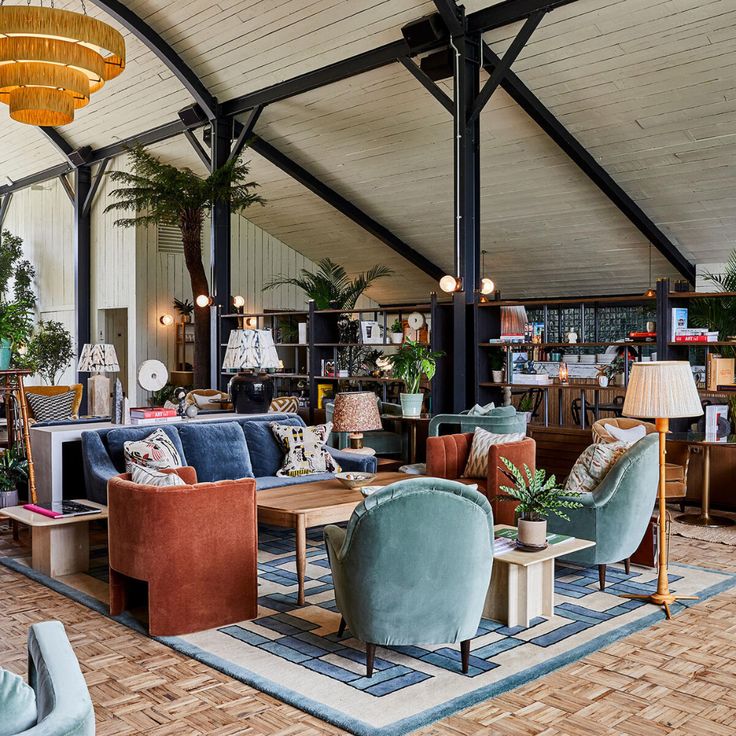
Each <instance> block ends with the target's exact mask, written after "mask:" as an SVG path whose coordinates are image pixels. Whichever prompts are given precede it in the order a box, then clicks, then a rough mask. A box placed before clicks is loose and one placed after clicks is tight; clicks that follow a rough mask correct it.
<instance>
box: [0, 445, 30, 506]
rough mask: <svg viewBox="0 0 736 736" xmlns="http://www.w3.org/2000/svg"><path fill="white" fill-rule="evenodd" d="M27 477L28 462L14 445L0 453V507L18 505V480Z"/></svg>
mask: <svg viewBox="0 0 736 736" xmlns="http://www.w3.org/2000/svg"><path fill="white" fill-rule="evenodd" d="M27 478H28V462H27V461H26V459H25V457H23V456H22V455H21V454H20V453H19V452H18V451H17V450H16V449H15V448H14V447H11V448H9V449H7V450H5V452H3V454H2V455H0V509H4V508H7V507H8V506H17V505H18V481H21V480H26V479H27Z"/></svg>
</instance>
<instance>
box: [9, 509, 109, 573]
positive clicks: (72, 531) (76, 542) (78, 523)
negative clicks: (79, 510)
mask: <svg viewBox="0 0 736 736" xmlns="http://www.w3.org/2000/svg"><path fill="white" fill-rule="evenodd" d="M75 500H76V499H75ZM79 503H84V504H87V505H88V506H94V507H95V508H98V509H102V511H101V512H100V513H99V514H85V515H83V516H67V517H65V518H61V519H52V518H51V517H49V516H44V515H43V514H37V513H36V512H35V511H29V510H28V509H24V508H23V507H22V506H10V507H9V508H5V509H0V518H2V517H5V518H6V519H12V520H13V521H17V522H18V523H19V524H24V525H25V526H28V527H30V529H31V567H32V568H33V569H34V570H38V571H39V572H42V573H43V574H44V575H48V576H49V577H52V578H57V577H61V576H62V575H71V574H73V573H75V572H87V570H88V569H89V522H90V521H97V520H99V519H107V506H102V505H101V504H99V503H95V502H94V501H87V500H86V499H79Z"/></svg>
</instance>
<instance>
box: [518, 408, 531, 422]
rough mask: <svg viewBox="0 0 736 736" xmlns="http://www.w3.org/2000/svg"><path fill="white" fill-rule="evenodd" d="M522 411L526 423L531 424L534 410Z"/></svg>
mask: <svg viewBox="0 0 736 736" xmlns="http://www.w3.org/2000/svg"><path fill="white" fill-rule="evenodd" d="M521 413H522V414H523V415H524V419H525V420H526V423H527V424H529V423H530V422H531V421H532V412H530V411H523V412H521Z"/></svg>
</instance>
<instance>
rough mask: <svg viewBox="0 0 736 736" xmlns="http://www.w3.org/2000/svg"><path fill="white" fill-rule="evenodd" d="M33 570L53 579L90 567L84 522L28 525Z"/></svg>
mask: <svg viewBox="0 0 736 736" xmlns="http://www.w3.org/2000/svg"><path fill="white" fill-rule="evenodd" d="M31 545H32V551H31V554H32V562H31V566H32V567H33V569H34V570H38V571H39V572H42V573H43V574H44V575H48V576H49V577H52V578H56V577H61V576H62V575H71V574H73V573H75V572H87V570H88V569H89V527H88V525H87V524H85V523H76V524H64V525H60V526H34V527H31Z"/></svg>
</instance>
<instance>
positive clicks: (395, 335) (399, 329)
mask: <svg viewBox="0 0 736 736" xmlns="http://www.w3.org/2000/svg"><path fill="white" fill-rule="evenodd" d="M390 331H391V342H392V343H393V344H394V345H401V343H402V342H404V326H403V325H402V324H401V320H400V319H395V320H394V321H393V324H392V325H391V330H390Z"/></svg>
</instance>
